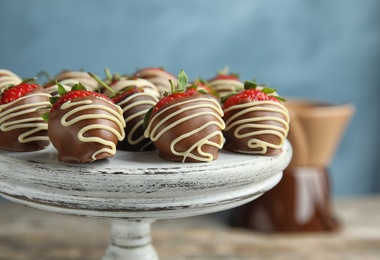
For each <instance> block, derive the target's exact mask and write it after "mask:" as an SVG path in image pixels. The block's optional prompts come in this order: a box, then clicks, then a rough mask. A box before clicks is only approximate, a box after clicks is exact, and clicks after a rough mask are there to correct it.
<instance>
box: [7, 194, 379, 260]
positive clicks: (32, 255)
mask: <svg viewBox="0 0 380 260" xmlns="http://www.w3.org/2000/svg"><path fill="white" fill-rule="evenodd" d="M334 208H335V211H336V213H337V216H338V217H339V218H340V220H341V222H342V224H343V227H342V229H341V230H340V231H338V232H334V233H303V234H294V233H293V234H278V233H277V234H262V233H258V232H253V231H250V230H244V229H233V228H230V227H228V226H226V225H225V224H224V223H223V221H222V220H221V219H220V218H216V215H206V216H200V217H192V218H184V219H174V220H159V221H156V222H155V223H154V224H153V231H152V233H153V244H154V246H155V247H156V249H157V251H158V254H159V256H160V259H161V260H165V259H285V260H286V259H292V260H293V259H318V260H319V259H324V260H326V259H327V260H328V259H333V260H335V259H338V260H339V259H344V260H346V259H347V260H351V259H355V260H356V259H358V260H362V259H364V260H367V259H368V260H372V259H374V260H379V259H380V196H371V197H358V198H340V199H336V200H335V201H334ZM218 216H219V217H220V216H221V215H220V214H219V215H218ZM109 235H110V224H109V223H108V222H106V221H103V220H99V219H87V218H80V217H72V216H64V215H56V214H52V213H47V212H42V211H39V210H35V209H31V208H27V207H24V206H21V205H18V204H14V203H10V202H6V201H2V202H0V259H1V260H13V259H15V260H18V259H26V260H42V259H60V260H61V259H81V260H87V259H101V257H102V255H103V252H104V250H105V248H106V246H107V244H108V237H109Z"/></svg>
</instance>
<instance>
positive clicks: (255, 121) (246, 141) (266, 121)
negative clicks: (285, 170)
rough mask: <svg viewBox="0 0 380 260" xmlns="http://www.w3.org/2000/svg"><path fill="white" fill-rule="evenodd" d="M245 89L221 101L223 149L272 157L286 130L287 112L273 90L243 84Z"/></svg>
mask: <svg viewBox="0 0 380 260" xmlns="http://www.w3.org/2000/svg"><path fill="white" fill-rule="evenodd" d="M244 88H245V90H243V91H241V92H239V93H237V94H231V95H230V96H226V97H225V98H223V100H222V103H223V111H224V117H223V119H224V121H225V123H226V128H225V130H224V136H225V138H226V143H225V145H224V149H226V150H230V151H233V152H238V153H247V154H258V155H275V154H278V153H280V152H281V151H282V149H281V148H282V145H283V144H284V141H285V138H286V136H287V134H288V131H289V121H290V119H289V113H288V110H287V109H286V108H285V106H284V105H283V103H282V102H283V101H284V100H283V99H282V98H280V97H278V95H277V94H276V90H274V89H271V88H267V87H260V86H258V85H257V83H256V82H250V81H246V82H245V84H244Z"/></svg>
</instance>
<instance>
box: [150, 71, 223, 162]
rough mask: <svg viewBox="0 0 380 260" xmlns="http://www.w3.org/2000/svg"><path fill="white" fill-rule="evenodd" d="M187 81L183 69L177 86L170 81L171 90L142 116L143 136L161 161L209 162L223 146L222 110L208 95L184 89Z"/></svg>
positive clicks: (215, 157) (193, 89)
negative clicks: (156, 150) (143, 118)
mask: <svg viewBox="0 0 380 260" xmlns="http://www.w3.org/2000/svg"><path fill="white" fill-rule="evenodd" d="M187 81H188V77H187V75H186V73H185V72H184V71H183V70H182V71H181V72H180V73H179V75H178V84H177V85H174V84H173V82H172V81H170V83H171V88H172V92H171V93H165V94H164V96H163V97H162V98H161V99H160V101H159V102H158V103H157V104H156V105H155V106H154V107H153V108H152V109H151V110H150V111H149V112H148V113H147V114H146V116H145V122H144V126H145V128H146V130H145V137H147V138H150V139H151V140H152V141H153V144H154V145H155V147H156V148H157V149H158V151H159V156H160V157H161V158H163V159H164V160H168V161H179V162H210V161H212V160H215V159H217V158H218V150H219V149H221V148H222V146H223V134H222V129H224V122H223V120H222V118H221V116H222V115H223V111H222V109H221V107H220V105H219V103H218V101H217V100H216V99H215V98H213V97H211V96H210V95H208V94H203V93H201V92H198V91H197V90H196V89H195V88H189V89H187V90H186V87H187Z"/></svg>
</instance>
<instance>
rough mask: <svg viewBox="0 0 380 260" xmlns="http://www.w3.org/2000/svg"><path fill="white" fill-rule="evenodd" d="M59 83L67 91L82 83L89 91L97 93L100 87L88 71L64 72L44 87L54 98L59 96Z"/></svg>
mask: <svg viewBox="0 0 380 260" xmlns="http://www.w3.org/2000/svg"><path fill="white" fill-rule="evenodd" d="M57 82H59V83H60V84H61V85H62V86H64V87H65V89H66V90H67V91H68V90H70V88H71V87H72V86H74V85H76V84H78V83H81V85H83V86H84V87H85V88H86V89H87V90H89V91H97V90H98V89H99V87H100V86H99V84H98V82H96V80H94V79H93V78H92V77H90V75H88V73H87V72H86V71H75V70H63V71H61V72H60V73H58V74H57V75H56V76H55V77H54V79H52V80H50V81H49V82H48V83H47V84H46V85H44V87H45V88H46V90H47V91H48V92H49V93H50V94H51V95H53V96H55V95H57V94H58V85H57Z"/></svg>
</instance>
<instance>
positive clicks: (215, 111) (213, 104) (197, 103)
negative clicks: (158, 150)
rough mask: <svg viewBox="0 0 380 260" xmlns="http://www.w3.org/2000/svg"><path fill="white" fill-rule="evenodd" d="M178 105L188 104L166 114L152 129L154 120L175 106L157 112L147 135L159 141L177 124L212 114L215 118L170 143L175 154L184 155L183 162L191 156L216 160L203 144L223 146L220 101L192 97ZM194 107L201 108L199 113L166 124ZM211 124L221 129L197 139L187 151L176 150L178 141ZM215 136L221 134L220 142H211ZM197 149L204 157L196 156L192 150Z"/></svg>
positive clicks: (197, 158)
mask: <svg viewBox="0 0 380 260" xmlns="http://www.w3.org/2000/svg"><path fill="white" fill-rule="evenodd" d="M204 102H207V103H208V104H204ZM176 105H188V106H185V107H183V108H182V109H179V110H175V111H174V112H173V113H171V114H170V115H168V116H166V117H165V118H163V119H162V120H161V121H160V122H158V123H157V124H156V125H155V126H154V128H153V129H152V122H154V121H155V120H156V119H157V118H158V117H159V116H160V115H161V114H163V113H165V112H166V111H168V110H170V109H173V106H169V107H166V108H164V109H162V110H159V111H158V112H156V113H155V114H154V115H153V117H152V118H151V120H150V121H149V124H148V127H147V129H146V130H145V133H144V134H145V137H147V138H148V137H150V138H151V140H152V141H153V142H154V141H157V140H158V139H159V138H160V137H161V136H162V135H163V134H165V133H166V132H167V131H170V130H172V129H173V128H174V127H175V126H177V125H179V124H181V123H183V122H186V121H188V120H196V118H198V117H202V116H204V115H212V116H213V117H214V118H215V120H211V121H209V122H207V123H205V124H203V125H202V126H200V127H198V128H196V129H193V130H191V129H190V130H191V131H189V132H188V133H186V134H184V135H180V136H178V137H177V138H175V139H174V140H173V141H172V142H171V143H170V150H171V152H172V153H173V154H175V155H177V156H182V157H183V160H182V162H185V160H186V158H188V157H190V158H193V159H195V160H197V161H203V162H210V161H212V160H214V158H213V155H212V154H210V153H205V152H203V151H202V146H203V145H210V146H215V147H217V148H219V149H221V148H222V147H223V143H224V138H223V133H222V130H223V129H224V128H225V124H224V121H223V119H222V116H223V110H222V109H221V107H220V105H219V103H218V102H217V101H216V100H214V99H212V98H198V99H190V100H186V101H183V102H180V103H177V104H175V105H174V106H176ZM202 108H211V110H210V109H207V110H205V111H204V110H202ZM193 109H200V111H199V112H197V113H192V114H190V115H188V116H185V117H181V118H180V119H179V120H176V121H174V122H173V123H171V124H169V125H167V126H165V124H167V121H168V120H169V119H171V118H173V117H175V116H178V115H180V114H181V113H183V112H184V111H189V110H193ZM163 125H164V126H165V127H164V128H162V129H161V130H160V131H158V129H159V128H160V127H161V126H163ZM210 125H216V126H218V128H219V129H220V131H214V132H213V133H210V134H209V135H207V136H205V137H204V138H202V139H200V140H198V141H196V142H195V143H194V144H193V145H192V146H191V147H189V148H188V149H187V150H186V151H183V152H181V151H176V149H175V146H176V144H177V143H178V142H180V141H181V140H183V139H185V138H188V137H190V136H192V135H194V134H197V133H199V132H202V131H203V130H205V129H206V128H207V127H208V126H210ZM214 136H219V137H220V138H219V140H220V141H219V142H218V143H215V142H211V141H210V140H209V139H211V138H212V137H214ZM195 148H196V149H197V151H198V153H199V154H200V155H202V157H200V156H196V155H194V154H193V153H192V152H191V151H193V150H194V149H195Z"/></svg>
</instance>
